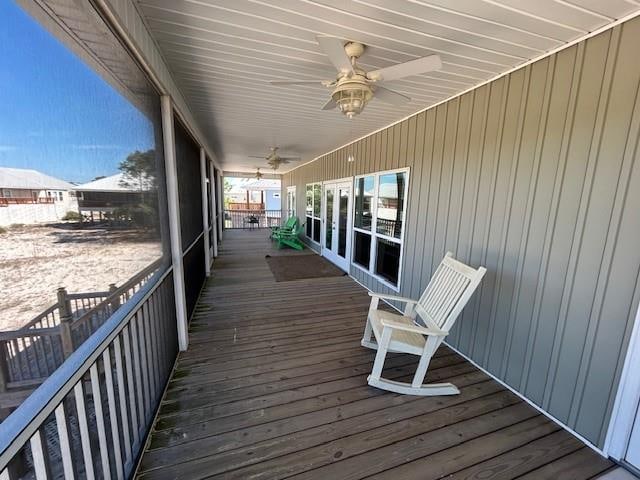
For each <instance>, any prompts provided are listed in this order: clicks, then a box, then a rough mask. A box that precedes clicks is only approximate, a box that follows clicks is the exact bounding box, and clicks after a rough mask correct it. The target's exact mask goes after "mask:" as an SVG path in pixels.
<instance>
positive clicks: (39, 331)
mask: <svg viewBox="0 0 640 480" xmlns="http://www.w3.org/2000/svg"><path fill="white" fill-rule="evenodd" d="M56 335H60V329H59V328H58V327H47V328H30V329H27V330H23V329H20V330H9V331H7V332H0V341H8V340H15V339H17V338H33V337H53V336H56Z"/></svg>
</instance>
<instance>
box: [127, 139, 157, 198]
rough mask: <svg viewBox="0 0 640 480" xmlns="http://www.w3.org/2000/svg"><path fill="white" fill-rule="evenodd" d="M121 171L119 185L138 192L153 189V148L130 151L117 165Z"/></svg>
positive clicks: (154, 180)
mask: <svg viewBox="0 0 640 480" xmlns="http://www.w3.org/2000/svg"><path fill="white" fill-rule="evenodd" d="M118 168H119V169H120V171H121V172H122V173H123V175H122V179H121V180H120V185H121V186H123V187H125V188H128V189H131V190H138V191H140V192H146V191H149V190H155V187H156V152H155V150H153V149H150V150H147V151H146V152H141V151H139V150H136V151H135V152H133V153H130V154H129V155H128V156H127V158H126V159H125V160H123V161H122V162H120V165H119V166H118Z"/></svg>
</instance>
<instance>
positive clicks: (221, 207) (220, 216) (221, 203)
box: [216, 170, 224, 240]
mask: <svg viewBox="0 0 640 480" xmlns="http://www.w3.org/2000/svg"><path fill="white" fill-rule="evenodd" d="M223 185H224V181H223V177H222V172H221V171H220V170H218V183H217V184H216V190H217V191H218V197H217V200H218V226H219V228H220V231H221V232H222V230H224V223H223V221H222V220H223V217H224V199H223V197H222V195H223V194H222V192H223V188H222V187H223ZM220 240H222V239H220Z"/></svg>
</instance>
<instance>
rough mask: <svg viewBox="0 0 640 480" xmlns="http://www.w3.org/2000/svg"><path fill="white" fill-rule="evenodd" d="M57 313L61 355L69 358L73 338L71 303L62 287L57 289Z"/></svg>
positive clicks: (71, 351)
mask: <svg viewBox="0 0 640 480" xmlns="http://www.w3.org/2000/svg"><path fill="white" fill-rule="evenodd" d="M58 313H59V315H60V325H59V328H60V339H61V340H62V353H63V354H64V358H69V356H70V355H71V354H72V353H73V338H72V337H71V322H72V321H73V315H72V314H71V302H70V301H69V298H68V296H67V290H66V289H65V288H64V287H60V288H59V289H58Z"/></svg>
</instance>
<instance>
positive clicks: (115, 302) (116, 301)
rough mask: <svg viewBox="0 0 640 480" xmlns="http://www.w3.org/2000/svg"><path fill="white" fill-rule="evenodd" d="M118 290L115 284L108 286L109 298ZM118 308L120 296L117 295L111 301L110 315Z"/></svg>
mask: <svg viewBox="0 0 640 480" xmlns="http://www.w3.org/2000/svg"><path fill="white" fill-rule="evenodd" d="M116 290H118V287H116V284H115V283H110V284H109V296H111V295H113V294H114V293H115V291H116ZM119 308H120V296H119V295H117V296H116V297H115V298H114V299H113V300H111V313H113V312H115V311H116V310H118V309H119Z"/></svg>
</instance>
